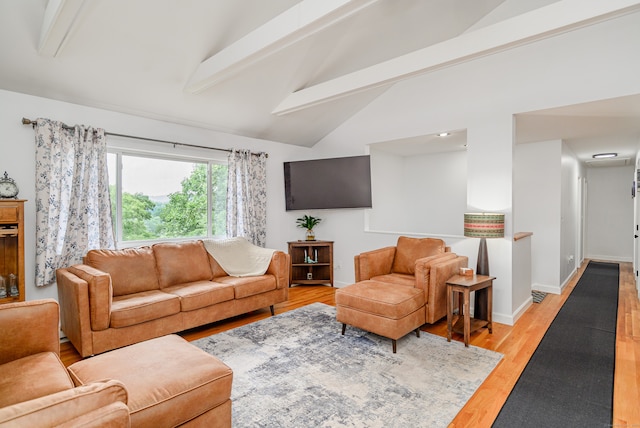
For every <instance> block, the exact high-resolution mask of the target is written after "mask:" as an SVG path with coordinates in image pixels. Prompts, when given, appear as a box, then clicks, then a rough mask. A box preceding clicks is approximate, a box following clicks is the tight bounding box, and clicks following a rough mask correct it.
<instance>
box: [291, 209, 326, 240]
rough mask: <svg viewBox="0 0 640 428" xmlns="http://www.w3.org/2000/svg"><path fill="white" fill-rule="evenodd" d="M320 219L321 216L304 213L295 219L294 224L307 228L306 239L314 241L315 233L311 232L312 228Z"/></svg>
mask: <svg viewBox="0 0 640 428" xmlns="http://www.w3.org/2000/svg"><path fill="white" fill-rule="evenodd" d="M321 221H322V219H321V218H318V217H313V216H310V215H306V214H305V215H303V216H302V217H300V218H297V219H296V225H297V226H298V227H302V228H304V229H307V241H315V240H316V234H315V233H314V232H313V228H314V227H315V226H316V225H317V224H318V223H320V222H321Z"/></svg>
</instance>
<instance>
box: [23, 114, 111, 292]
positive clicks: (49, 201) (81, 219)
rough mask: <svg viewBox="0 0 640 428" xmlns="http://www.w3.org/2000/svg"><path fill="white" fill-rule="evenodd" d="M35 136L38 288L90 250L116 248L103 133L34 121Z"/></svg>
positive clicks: (52, 279)
mask: <svg viewBox="0 0 640 428" xmlns="http://www.w3.org/2000/svg"><path fill="white" fill-rule="evenodd" d="M35 132H36V285H37V286H39V287H42V286H44V285H47V284H51V283H53V282H55V279H56V277H55V275H56V269H57V268H59V267H64V266H70V265H73V264H76V263H81V262H82V257H83V256H84V255H85V254H86V253H87V251H88V250H91V249H94V248H115V242H114V235H113V224H112V221H111V202H110V198H109V178H108V171H107V151H106V140H105V136H104V130H103V129H99V128H91V127H89V128H85V127H84V126H79V125H76V126H75V127H74V128H68V127H66V126H64V125H63V124H62V123H61V122H55V121H51V120H49V119H38V120H37V121H36V126H35Z"/></svg>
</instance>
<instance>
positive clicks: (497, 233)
mask: <svg viewBox="0 0 640 428" xmlns="http://www.w3.org/2000/svg"><path fill="white" fill-rule="evenodd" d="M464 236H467V237H470V238H502V237H504V214H500V213H465V215H464Z"/></svg>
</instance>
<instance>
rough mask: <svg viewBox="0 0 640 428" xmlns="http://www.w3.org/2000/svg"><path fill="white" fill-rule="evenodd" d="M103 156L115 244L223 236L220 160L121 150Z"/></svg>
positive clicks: (223, 187)
mask: <svg viewBox="0 0 640 428" xmlns="http://www.w3.org/2000/svg"><path fill="white" fill-rule="evenodd" d="M107 161H108V166H109V187H110V190H111V210H112V216H113V221H114V229H115V230H116V241H117V242H118V243H125V246H127V245H129V244H131V243H133V242H134V241H135V242H136V243H137V242H139V241H154V240H167V239H174V238H195V237H198V238H202V237H212V236H218V237H220V236H224V235H225V233H226V192H227V165H226V163H224V162H221V161H216V160H193V159H190V158H179V157H163V156H161V155H149V154H137V153H128V152H124V151H117V152H116V151H114V152H111V151H110V152H109V153H108V155H107Z"/></svg>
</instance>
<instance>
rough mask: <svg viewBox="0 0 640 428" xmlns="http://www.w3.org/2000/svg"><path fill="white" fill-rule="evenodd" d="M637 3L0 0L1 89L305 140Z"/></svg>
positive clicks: (246, 133)
mask: <svg viewBox="0 0 640 428" xmlns="http://www.w3.org/2000/svg"><path fill="white" fill-rule="evenodd" d="M639 3H640V2H635V1H627V0H615V1H614V0H612V1H607V2H599V1H590V2H588V5H585V3H584V2H580V1H576V0H526V1H524V0H181V1H173V2H172V1H166V0H164V1H158V0H133V1H132V0H50V1H46V0H19V1H15V0H0V54H1V55H2V62H3V65H2V67H1V68H0V88H2V89H6V90H10V91H16V92H22V93H26V94H32V95H37V96H42V97H47V98H52V99H57V100H62V101H68V102H72V103H77V104H82V105H87V106H93V107H98V108H104V109H108V110H114V111H119V112H124V113H130V114H135V115H139V116H144V117H149V118H154V119H160V120H166V121H170V122H174V123H181V124H186V125H191V126H198V127H203V128H208V129H214V130H218V131H222V132H228V133H233V134H238V135H244V136H249V137H255V138H263V139H268V140H273V141H279V142H283V143H287V144H295V145H300V146H308V147H310V146H313V145H314V144H315V143H316V142H317V141H319V140H320V139H322V138H323V137H324V136H325V135H327V134H328V133H330V132H331V131H332V130H333V129H335V128H336V127H337V126H339V125H340V124H341V123H343V122H344V121H345V120H347V119H348V118H350V117H351V116H352V115H353V114H355V113H356V112H357V111H358V110H360V109H361V108H363V107H364V106H366V105H367V104H368V103H370V102H371V101H372V100H374V99H375V98H376V97H378V96H379V95H380V94H381V93H383V92H384V91H385V90H386V89H388V88H389V87H390V86H391V85H393V84H394V83H395V82H398V81H400V80H403V79H408V78H411V77H412V76H415V75H418V74H423V73H428V72H429V71H431V70H435V69H438V68H442V67H445V66H449V65H452V64H456V63H458V62H462V61H470V60H473V59H474V58H478V57H481V56H483V55H487V54H490V53H493V52H496V51H500V50H504V49H509V48H511V47H513V46H518V45H519V44H522V43H528V42H531V41H532V40H538V39H541V38H544V37H548V36H550V35H553V34H557V33H559V32H562V31H567V30H568V29H571V28H576V27H579V26H581V25H585V24H586V23H592V22H597V21H598V20H601V19H607V18H609V17H611V16H615V15H617V14H621V13H628V12H629V11H632V10H638V8H639ZM578 5H579V7H576V6H578ZM639 105H640V101H638V100H634V103H633V106H634V107H633V108H635V106H639ZM548 114H551V115H557V114H561V115H565V116H567V115H568V116H572V115H573V112H572V111H570V110H565V111H562V112H548ZM634 114H638V115H639V116H640V113H638V112H637V111H636V112H635V113H634ZM541 117H542V115H538V116H536V117H527V118H526V119H527V120H530V121H532V122H533V121H535V120H539V119H540V118H541ZM525 122H526V121H523V122H522V123H523V124H524V123H525ZM527 123H528V122H527ZM523 126H524V125H523ZM523 129H524V128H523ZM522 138H523V139H525V140H526V139H527V138H535V137H530V136H523V137H522ZM556 138H560V137H556Z"/></svg>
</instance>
